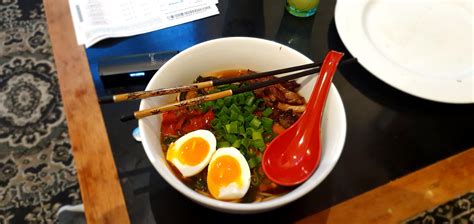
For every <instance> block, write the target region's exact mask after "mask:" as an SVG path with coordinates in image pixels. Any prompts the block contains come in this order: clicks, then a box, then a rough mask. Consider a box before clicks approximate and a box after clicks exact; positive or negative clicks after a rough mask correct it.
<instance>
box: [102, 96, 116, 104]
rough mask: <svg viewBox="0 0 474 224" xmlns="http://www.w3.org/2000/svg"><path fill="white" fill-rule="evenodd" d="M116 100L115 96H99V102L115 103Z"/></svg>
mask: <svg viewBox="0 0 474 224" xmlns="http://www.w3.org/2000/svg"><path fill="white" fill-rule="evenodd" d="M113 102H114V96H101V97H99V103H100V104H104V103H113Z"/></svg>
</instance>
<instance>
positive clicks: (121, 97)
mask: <svg viewBox="0 0 474 224" xmlns="http://www.w3.org/2000/svg"><path fill="white" fill-rule="evenodd" d="M356 61H357V59H355V58H351V59H346V60H343V61H342V62H341V63H340V65H345V64H349V63H353V62H356ZM321 65H322V63H310V64H305V65H299V66H294V67H289V68H283V69H278V70H273V71H268V72H262V73H255V74H250V75H243V76H237V77H231V78H223V79H214V80H210V81H205V82H198V83H194V84H191V85H184V86H178V87H172V88H161V89H156V90H149V91H138V92H132V93H124V94H118V95H113V96H105V97H100V98H99V103H101V104H103V103H117V102H122V101H127V100H136V99H144V98H148V97H153V96H161V95H167V94H172V93H179V92H188V91H190V90H196V89H202V88H206V87H212V86H220V85H224V84H230V83H236V82H242V81H247V80H251V79H256V78H262V77H267V76H271V75H277V74H284V73H289V72H295V71H299V70H304V69H306V70H304V71H302V72H298V73H294V74H290V75H287V76H284V77H279V78H275V79H270V80H267V81H263V82H259V83H252V84H249V85H246V86H243V87H240V88H238V89H234V90H225V91H221V92H217V93H213V94H209V95H204V96H199V97H196V98H192V99H189V100H184V101H180V102H176V103H173V104H168V105H164V106H159V107H152V108H150V109H146V110H141V111H135V112H134V113H133V114H129V115H124V116H122V117H121V118H120V120H121V121H129V120H133V119H141V118H144V117H148V116H151V115H155V114H159V113H162V112H165V111H170V110H177V109H180V108H184V107H189V106H194V105H198V104H201V103H203V102H207V101H213V100H217V99H220V98H224V97H227V96H232V95H235V94H239V93H243V92H248V91H253V90H256V89H259V88H262V87H266V86H270V85H274V84H277V83H282V82H286V81H289V80H292V79H297V78H300V77H304V76H308V75H311V74H315V73H318V72H319V71H320V70H321Z"/></svg>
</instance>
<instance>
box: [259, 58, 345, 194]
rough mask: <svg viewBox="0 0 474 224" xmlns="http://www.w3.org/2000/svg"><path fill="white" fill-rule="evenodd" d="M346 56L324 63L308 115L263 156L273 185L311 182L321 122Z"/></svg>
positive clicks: (271, 145)
mask: <svg viewBox="0 0 474 224" xmlns="http://www.w3.org/2000/svg"><path fill="white" fill-rule="evenodd" d="M343 55H344V54H343V53H341V52H337V51H330V52H329V53H328V54H327V55H326V58H325V59H324V62H323V65H322V67H321V71H320V72H319V76H318V78H317V80H316V84H315V85H314V89H313V92H312V93H311V97H310V99H309V101H308V103H307V105H306V110H305V112H304V113H303V114H302V115H301V117H300V118H299V119H298V121H296V122H295V123H294V124H293V125H292V126H291V127H289V128H288V129H286V130H285V131H284V132H283V133H281V134H280V135H278V136H277V137H276V138H275V139H273V141H272V142H271V143H270V145H269V146H268V147H267V149H266V150H265V152H264V153H263V159H262V167H263V171H264V172H265V174H266V175H267V177H268V178H270V180H272V181H273V182H275V183H277V184H280V185H284V186H292V185H296V184H300V183H302V182H303V181H305V180H307V179H308V178H309V177H310V176H311V174H312V173H313V172H314V171H315V170H316V167H317V166H318V164H319V160H320V158H321V120H322V117H323V109H324V105H325V103H326V98H327V96H328V93H329V88H330V87H331V81H332V77H333V76H334V73H335V72H336V69H337V65H338V63H339V61H340V60H341V58H342V56H343Z"/></svg>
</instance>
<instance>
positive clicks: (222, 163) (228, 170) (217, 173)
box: [207, 155, 242, 198]
mask: <svg viewBox="0 0 474 224" xmlns="http://www.w3.org/2000/svg"><path fill="white" fill-rule="evenodd" d="M241 173H242V171H241V169H240V164H239V162H238V161H237V159H235V158H234V157H232V156H227V155H226V156H220V157H218V158H216V159H215V160H214V161H213V162H212V164H210V167H209V172H208V174H207V187H208V189H209V192H210V193H211V195H212V196H213V197H215V198H217V197H218V196H219V191H220V189H221V188H222V187H226V186H227V185H229V184H231V183H237V184H239V185H242V184H241V183H240V181H239V180H240V179H239V178H240V176H241Z"/></svg>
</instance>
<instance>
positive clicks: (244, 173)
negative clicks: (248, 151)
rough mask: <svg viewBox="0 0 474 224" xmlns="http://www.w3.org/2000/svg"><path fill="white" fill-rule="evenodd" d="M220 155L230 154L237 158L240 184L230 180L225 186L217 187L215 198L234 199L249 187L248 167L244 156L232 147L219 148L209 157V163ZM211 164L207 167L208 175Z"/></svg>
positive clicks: (240, 196)
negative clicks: (217, 192)
mask: <svg viewBox="0 0 474 224" xmlns="http://www.w3.org/2000/svg"><path fill="white" fill-rule="evenodd" d="M221 156H231V157H233V158H235V159H236V160H237V162H238V163H239V166H240V170H241V176H240V182H241V183H242V185H241V186H239V184H238V183H237V182H232V183H230V184H228V185H227V186H224V187H221V188H220V189H219V195H218V196H216V199H220V200H234V199H240V198H242V197H244V196H245V194H246V193H247V191H248V189H249V187H250V167H249V165H248V163H247V160H245V157H244V156H243V155H242V154H241V153H240V151H239V150H238V149H236V148H234V147H225V148H219V149H218V150H217V151H216V152H215V153H214V155H213V156H212V158H211V161H210V163H209V164H212V163H213V162H214V161H215V160H216V159H217V158H219V157H221ZM211 172H212V170H211V166H209V167H208V175H209V173H211Z"/></svg>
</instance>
